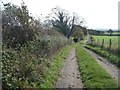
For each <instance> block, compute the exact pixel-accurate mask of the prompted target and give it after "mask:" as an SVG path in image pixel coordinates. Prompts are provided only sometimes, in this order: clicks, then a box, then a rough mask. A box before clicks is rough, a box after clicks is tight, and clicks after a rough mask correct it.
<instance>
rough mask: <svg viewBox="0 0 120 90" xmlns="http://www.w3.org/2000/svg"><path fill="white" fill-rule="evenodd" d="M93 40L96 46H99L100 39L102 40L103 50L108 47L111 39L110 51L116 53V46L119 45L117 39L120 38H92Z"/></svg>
mask: <svg viewBox="0 0 120 90" xmlns="http://www.w3.org/2000/svg"><path fill="white" fill-rule="evenodd" d="M93 38H94V39H95V42H96V43H97V44H98V45H101V44H102V39H104V47H105V48H108V47H109V42H110V39H111V40H112V45H111V50H113V51H116V50H118V49H119V48H118V45H119V44H120V42H119V41H118V38H120V36H93Z"/></svg>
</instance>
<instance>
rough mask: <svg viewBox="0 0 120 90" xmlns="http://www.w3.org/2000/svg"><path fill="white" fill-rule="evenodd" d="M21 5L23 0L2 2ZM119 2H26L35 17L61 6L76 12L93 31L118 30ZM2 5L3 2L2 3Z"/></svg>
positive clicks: (102, 0)
mask: <svg viewBox="0 0 120 90" xmlns="http://www.w3.org/2000/svg"><path fill="white" fill-rule="evenodd" d="M0 1H3V2H5V3H6V2H11V3H14V4H16V5H20V3H21V0H0ZM118 1H119V0H24V2H25V4H26V5H27V6H28V9H29V11H30V12H31V13H32V14H33V15H34V16H41V14H42V16H46V15H47V14H48V13H50V11H51V9H52V8H54V7H56V6H59V7H61V8H63V9H66V10H68V11H69V12H76V13H77V14H78V15H79V16H82V17H83V18H84V19H85V21H86V26H87V27H88V28H92V29H96V28H97V29H98V28H100V29H101V28H103V29H117V28H118ZM0 3H1V2H0Z"/></svg>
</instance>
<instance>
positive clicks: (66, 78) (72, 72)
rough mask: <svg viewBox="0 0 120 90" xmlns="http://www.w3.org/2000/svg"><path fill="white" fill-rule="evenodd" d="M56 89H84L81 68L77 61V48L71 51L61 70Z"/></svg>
mask: <svg viewBox="0 0 120 90" xmlns="http://www.w3.org/2000/svg"><path fill="white" fill-rule="evenodd" d="M56 88H83V84H82V80H81V75H80V72H79V67H78V64H77V61H76V54H75V48H73V49H72V50H71V52H70V54H69V56H68V58H67V59H66V61H65V63H64V66H63V68H62V69H61V72H60V78H59V79H58V81H57V83H56Z"/></svg>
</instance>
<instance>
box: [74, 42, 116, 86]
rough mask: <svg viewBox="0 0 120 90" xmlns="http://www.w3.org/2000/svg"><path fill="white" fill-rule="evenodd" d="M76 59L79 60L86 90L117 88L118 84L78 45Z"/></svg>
mask: <svg viewBox="0 0 120 90" xmlns="http://www.w3.org/2000/svg"><path fill="white" fill-rule="evenodd" d="M76 57H77V59H78V63H79V67H80V72H81V75H82V81H83V84H84V86H85V88H117V87H118V86H117V83H116V82H115V81H114V80H113V79H112V77H111V76H110V75H109V74H108V73H107V71H106V70H105V69H103V68H102V67H101V66H100V65H99V64H98V63H97V62H96V61H95V60H94V58H93V57H92V56H91V55H90V54H89V53H87V52H86V51H85V50H84V49H83V48H82V46H81V45H80V44H79V43H77V45H76Z"/></svg>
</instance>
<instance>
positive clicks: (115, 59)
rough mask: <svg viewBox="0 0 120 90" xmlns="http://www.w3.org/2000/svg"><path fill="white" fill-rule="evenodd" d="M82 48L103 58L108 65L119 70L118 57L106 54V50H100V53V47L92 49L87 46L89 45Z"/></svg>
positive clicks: (119, 62)
mask: <svg viewBox="0 0 120 90" xmlns="http://www.w3.org/2000/svg"><path fill="white" fill-rule="evenodd" d="M84 47H86V48H88V49H90V50H92V51H94V52H95V53H97V54H99V55H101V56H103V57H105V58H106V59H107V61H109V62H110V63H112V64H114V65H115V66H117V67H118V68H120V60H119V56H118V55H115V54H112V53H110V52H108V51H107V50H102V52H101V48H100V47H93V46H89V45H85V46H84Z"/></svg>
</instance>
